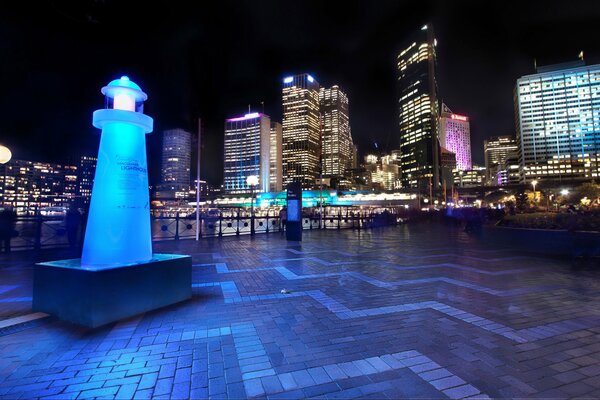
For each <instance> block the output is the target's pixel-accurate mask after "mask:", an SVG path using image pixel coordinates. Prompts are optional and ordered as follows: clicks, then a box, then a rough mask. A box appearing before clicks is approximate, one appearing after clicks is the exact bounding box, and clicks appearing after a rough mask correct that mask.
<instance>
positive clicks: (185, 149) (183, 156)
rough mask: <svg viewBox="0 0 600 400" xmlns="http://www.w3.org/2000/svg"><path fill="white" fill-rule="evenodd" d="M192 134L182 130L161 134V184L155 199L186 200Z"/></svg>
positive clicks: (171, 130)
mask: <svg viewBox="0 0 600 400" xmlns="http://www.w3.org/2000/svg"><path fill="white" fill-rule="evenodd" d="M191 152H192V134H191V133H189V132H187V131H185V130H183V129H170V130H166V131H164V132H163V142H162V156H161V161H162V164H161V171H160V172H161V183H160V185H159V186H158V191H157V198H159V199H165V200H175V199H187V197H188V196H189V193H190V166H191V157H192V154H191Z"/></svg>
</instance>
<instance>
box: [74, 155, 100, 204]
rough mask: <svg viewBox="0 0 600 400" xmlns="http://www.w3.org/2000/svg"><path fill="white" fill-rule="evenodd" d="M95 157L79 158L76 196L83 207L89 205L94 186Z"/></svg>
mask: <svg viewBox="0 0 600 400" xmlns="http://www.w3.org/2000/svg"><path fill="white" fill-rule="evenodd" d="M96 161H98V159H97V158H96V157H91V156H81V158H80V159H79V170H78V182H77V184H78V192H79V193H78V194H79V196H80V199H81V202H82V203H83V204H84V205H87V204H89V203H90V198H91V197H92V186H93V185H94V174H95V173H96Z"/></svg>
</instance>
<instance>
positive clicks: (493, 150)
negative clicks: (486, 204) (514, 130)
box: [483, 135, 518, 186]
mask: <svg viewBox="0 0 600 400" xmlns="http://www.w3.org/2000/svg"><path fill="white" fill-rule="evenodd" d="M517 150H518V146H517V141H516V139H515V137H514V136H512V135H507V136H493V137H490V138H488V139H486V140H484V141H483V153H484V157H485V173H486V180H487V183H488V184H489V185H494V186H496V185H498V182H499V180H498V173H500V172H501V171H502V170H503V169H504V165H505V163H506V160H508V159H510V158H513V157H515V156H517V154H518V151H517Z"/></svg>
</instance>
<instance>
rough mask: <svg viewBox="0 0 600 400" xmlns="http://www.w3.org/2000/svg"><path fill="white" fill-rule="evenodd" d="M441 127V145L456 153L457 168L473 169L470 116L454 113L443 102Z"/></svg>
mask: <svg viewBox="0 0 600 400" xmlns="http://www.w3.org/2000/svg"><path fill="white" fill-rule="evenodd" d="M439 129H440V130H439V139H440V145H441V146H442V147H444V148H446V150H448V151H451V152H452V153H454V154H455V155H456V169H460V170H463V171H466V170H469V169H471V168H472V166H473V163H472V161H471V129H470V126H469V118H468V117H466V116H464V115H458V114H454V113H453V112H452V111H451V110H450V109H449V108H448V107H446V105H445V104H442V114H441V115H440V122H439Z"/></svg>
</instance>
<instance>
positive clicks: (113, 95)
mask: <svg viewBox="0 0 600 400" xmlns="http://www.w3.org/2000/svg"><path fill="white" fill-rule="evenodd" d="M101 92H102V94H103V95H104V96H105V98H106V108H114V109H120V110H128V111H136V112H143V103H144V101H146V99H148V95H147V94H146V93H144V92H142V88H140V87H139V85H138V84H136V83H135V82H133V81H132V80H131V79H129V77H127V76H125V75H124V76H122V77H120V78H119V79H115V80H112V81H110V83H109V84H108V85H106V86H104V87H103V88H102V90H101Z"/></svg>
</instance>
